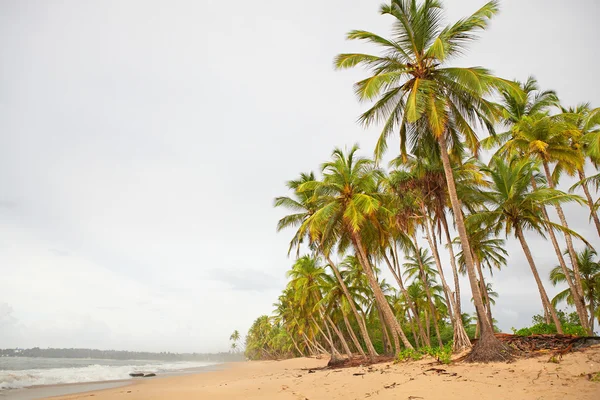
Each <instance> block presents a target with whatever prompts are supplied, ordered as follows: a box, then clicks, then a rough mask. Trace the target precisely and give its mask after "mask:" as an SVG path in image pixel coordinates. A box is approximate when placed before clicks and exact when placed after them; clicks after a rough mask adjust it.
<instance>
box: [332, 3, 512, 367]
mask: <svg viewBox="0 0 600 400" xmlns="http://www.w3.org/2000/svg"><path fill="white" fill-rule="evenodd" d="M380 12H381V13H382V14H384V15H388V16H391V17H393V18H394V23H393V27H392V29H393V32H392V37H391V38H390V39H386V38H383V37H382V36H379V35H376V34H374V33H371V32H367V31H362V30H354V31H351V32H350V33H349V34H348V39H353V40H364V41H367V42H369V43H372V44H375V45H377V46H380V47H381V48H382V50H383V51H382V55H370V54H356V53H353V54H340V55H338V56H337V57H336V59H335V66H336V67H337V68H340V69H342V68H351V67H355V66H357V65H363V66H365V67H367V68H368V69H369V70H370V71H371V73H372V75H371V76H369V77H368V78H366V79H364V80H362V81H360V82H358V83H356V85H355V91H356V94H357V95H358V97H359V98H360V99H361V100H375V103H374V105H373V106H372V107H371V108H370V109H369V110H367V111H366V112H365V113H364V114H363V115H362V116H361V117H360V121H361V122H362V123H363V124H365V125H371V124H373V123H379V122H383V124H384V126H383V131H382V133H381V136H380V138H379V141H378V142H377V146H376V149H375V155H376V157H377V158H378V159H379V158H380V157H381V155H382V154H383V153H384V152H385V150H386V149H387V138H388V137H389V136H390V134H392V133H393V132H395V131H396V130H397V131H398V132H399V135H400V151H401V154H402V155H403V156H406V153H407V143H410V142H412V143H416V144H417V145H420V144H422V143H423V142H427V143H435V144H436V146H438V147H439V149H440V156H441V159H442V164H443V166H444V174H445V176H446V182H447V185H448V194H449V197H450V202H451V204H452V209H453V212H454V217H455V220H456V227H457V229H458V233H459V236H460V238H461V245H462V247H463V250H464V253H465V255H466V257H465V258H466V265H467V272H468V276H469V283H470V285H471V290H472V291H473V293H474V294H475V299H476V301H475V308H476V310H477V314H478V315H479V318H480V319H482V320H484V321H482V337H481V340H479V341H478V343H477V346H476V347H475V348H474V349H473V352H472V354H471V359H472V360H473V361H476V360H481V361H489V360H492V359H495V360H499V359H505V358H506V357H505V353H504V351H505V350H506V348H505V347H504V346H503V345H502V344H501V343H500V342H499V341H498V340H497V339H496V338H495V336H494V332H493V329H492V326H491V325H490V324H489V322H488V321H487V318H486V317H485V312H484V306H483V303H482V302H481V301H480V299H481V296H480V294H479V287H478V285H477V278H476V274H475V267H474V263H473V260H472V258H471V251H470V248H469V242H468V237H467V232H466V229H465V225H464V220H463V216H462V212H461V210H462V205H461V202H460V200H459V198H458V195H457V191H456V185H455V182H454V178H453V175H452V166H451V163H450V159H449V155H448V149H449V143H451V144H452V143H461V142H463V141H464V142H465V143H466V145H467V147H469V148H470V149H471V150H472V151H473V152H474V153H477V150H478V141H477V135H476V133H475V131H474V129H473V124H475V123H481V124H482V125H483V126H485V127H486V128H487V129H488V130H490V131H493V123H494V120H495V119H496V118H497V117H498V108H497V107H496V106H495V105H494V104H493V103H491V102H490V101H489V100H488V96H489V95H491V94H492V93H493V92H494V91H495V90H497V89H499V88H505V89H507V90H511V89H515V88H514V85H512V84H511V83H509V82H508V81H506V80H503V79H499V78H496V77H495V76H493V75H492V74H491V73H490V72H489V71H488V70H486V69H484V68H481V67H471V68H460V67H450V66H448V61H450V60H451V59H452V58H453V57H456V56H458V55H460V54H461V53H462V52H463V51H465V50H466V47H467V45H468V44H469V43H470V42H472V41H473V40H474V39H475V38H476V32H477V31H479V30H483V29H485V28H486V27H487V25H488V22H489V20H490V19H491V18H492V16H493V15H494V14H496V13H497V12H498V1H490V2H488V3H486V4H485V5H484V6H483V7H482V8H481V9H479V10H478V11H476V12H475V13H474V14H472V15H471V16H469V17H466V18H463V19H461V20H459V21H458V22H456V23H454V24H451V25H448V26H443V25H442V16H443V10H442V5H441V2H440V1H438V0H424V1H422V2H417V0H392V1H390V2H389V3H386V4H383V5H382V6H381V8H380ZM515 90H517V91H518V89H515Z"/></svg>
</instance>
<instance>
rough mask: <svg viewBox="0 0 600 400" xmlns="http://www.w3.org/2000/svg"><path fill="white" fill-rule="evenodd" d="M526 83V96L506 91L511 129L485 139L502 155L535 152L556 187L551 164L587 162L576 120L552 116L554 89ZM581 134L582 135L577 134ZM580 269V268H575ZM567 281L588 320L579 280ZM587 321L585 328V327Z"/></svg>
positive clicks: (571, 254) (572, 165) (572, 253)
mask: <svg viewBox="0 0 600 400" xmlns="http://www.w3.org/2000/svg"><path fill="white" fill-rule="evenodd" d="M519 85H521V86H522V88H523V92H524V93H525V97H517V96H514V94H513V93H511V92H508V91H503V92H502V97H503V107H504V122H505V124H506V125H508V126H509V127H510V130H509V131H507V132H505V133H502V134H499V135H497V136H496V137H490V138H487V139H484V140H483V141H482V142H483V145H484V147H488V148H490V147H491V146H493V145H494V144H502V147H501V148H500V149H499V150H498V153H499V154H503V155H504V156H507V155H508V153H511V152H512V153H513V154H518V155H519V156H527V155H532V156H534V157H536V158H537V159H540V160H542V162H543V163H544V171H545V174H546V179H547V180H548V182H549V184H550V187H554V178H555V177H553V176H552V174H551V173H550V168H549V165H548V164H549V163H551V162H554V161H556V162H557V167H556V168H555V174H554V175H556V176H557V175H558V174H557V173H559V172H560V171H563V170H566V171H568V172H570V173H574V171H575V170H577V169H580V168H579V165H583V163H582V160H583V157H582V155H581V154H579V153H578V150H577V148H576V147H575V146H573V143H572V142H573V140H574V134H573V132H574V131H575V129H573V127H572V125H573V124H569V123H567V122H566V121H567V120H573V118H572V117H568V118H567V117H565V115H567V114H563V115H562V116H560V117H550V116H549V113H550V110H551V108H552V107H558V106H559V101H558V97H557V96H556V94H555V93H554V92H552V91H541V90H540V88H539V86H538V84H537V81H536V80H535V79H534V78H532V77H530V78H528V79H527V81H526V82H525V83H523V84H521V83H519ZM575 119H576V118H575ZM576 136H579V135H576ZM532 185H533V187H534V189H535V180H532ZM557 213H558V214H559V217H560V220H561V223H562V224H563V226H565V227H568V225H566V219H565V218H564V214H563V212H562V208H561V207H560V206H558V207H557ZM542 214H543V216H544V218H545V219H546V220H548V221H550V218H549V216H548V212H547V211H546V208H545V207H544V208H542ZM548 235H549V237H550V241H551V242H552V245H553V247H554V252H555V253H556V257H557V258H558V262H559V265H560V266H561V267H562V269H563V271H564V272H565V273H566V271H567V269H568V268H567V264H566V262H565V259H564V257H563V254H562V251H561V249H560V245H559V243H558V240H557V239H556V235H555V234H554V231H553V230H552V228H550V227H549V228H548ZM565 239H566V241H567V248H569V249H570V250H569V257H570V259H571V263H574V262H576V256H575V250H574V249H573V244H572V240H571V237H570V236H569V235H568V234H566V235H565ZM575 268H577V267H575ZM567 283H568V284H569V288H570V289H571V290H572V291H573V292H574V293H575V299H576V300H577V301H576V302H575V305H576V309H577V313H578V315H579V317H580V319H584V320H585V319H586V311H585V306H584V304H583V303H584V302H583V298H582V297H581V290H580V288H579V286H580V285H579V283H578V282H577V281H575V282H573V281H571V279H570V277H569V276H568V274H567ZM585 325H586V324H585V323H584V325H583V326H584V328H585Z"/></svg>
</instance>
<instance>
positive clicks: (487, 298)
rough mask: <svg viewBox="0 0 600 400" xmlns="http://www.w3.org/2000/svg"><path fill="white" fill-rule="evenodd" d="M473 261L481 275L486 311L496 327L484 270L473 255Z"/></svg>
mask: <svg viewBox="0 0 600 400" xmlns="http://www.w3.org/2000/svg"><path fill="white" fill-rule="evenodd" d="M473 261H474V262H475V266H476V267H477V274H478V275H479V282H480V288H481V293H482V294H483V299H484V300H485V306H486V307H485V311H486V314H487V316H488V319H489V320H490V324H492V327H493V326H494V319H493V318H492V303H491V302H490V296H489V294H488V292H487V285H486V284H485V278H484V277H483V270H482V268H481V261H480V260H479V259H478V258H477V257H476V256H475V255H473Z"/></svg>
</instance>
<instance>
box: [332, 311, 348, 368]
mask: <svg viewBox="0 0 600 400" xmlns="http://www.w3.org/2000/svg"><path fill="white" fill-rule="evenodd" d="M327 322H329V325H331V328H332V329H333V331H334V332H335V334H336V336H337V337H338V339H340V342H341V343H342V347H343V348H344V351H345V352H346V354H347V355H348V359H350V358H352V350H350V346H348V342H346V338H345V337H344V335H343V334H342V332H341V331H340V330H339V329H338V327H337V325H336V324H334V323H333V321H332V320H331V318H330V317H329V316H327Z"/></svg>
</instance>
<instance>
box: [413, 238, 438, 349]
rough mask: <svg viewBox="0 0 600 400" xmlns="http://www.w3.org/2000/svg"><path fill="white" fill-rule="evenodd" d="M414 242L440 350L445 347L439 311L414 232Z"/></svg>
mask: <svg viewBox="0 0 600 400" xmlns="http://www.w3.org/2000/svg"><path fill="white" fill-rule="evenodd" d="M413 240H414V241H415V243H414V244H415V254H416V257H417V260H418V261H419V272H420V275H421V282H423V289H425V295H426V296H427V302H428V303H429V309H430V310H431V316H432V318H433V322H434V325H433V326H434V328H435V334H436V336H437V340H438V345H439V346H440V349H441V348H442V347H444V344H443V343H442V338H441V337H440V327H439V326H438V314H437V309H436V308H435V304H434V303H433V298H432V297H431V289H430V288H429V282H428V281H427V275H426V274H425V268H424V267H423V262H422V260H421V252H420V250H419V244H418V243H417V234H416V232H413Z"/></svg>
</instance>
